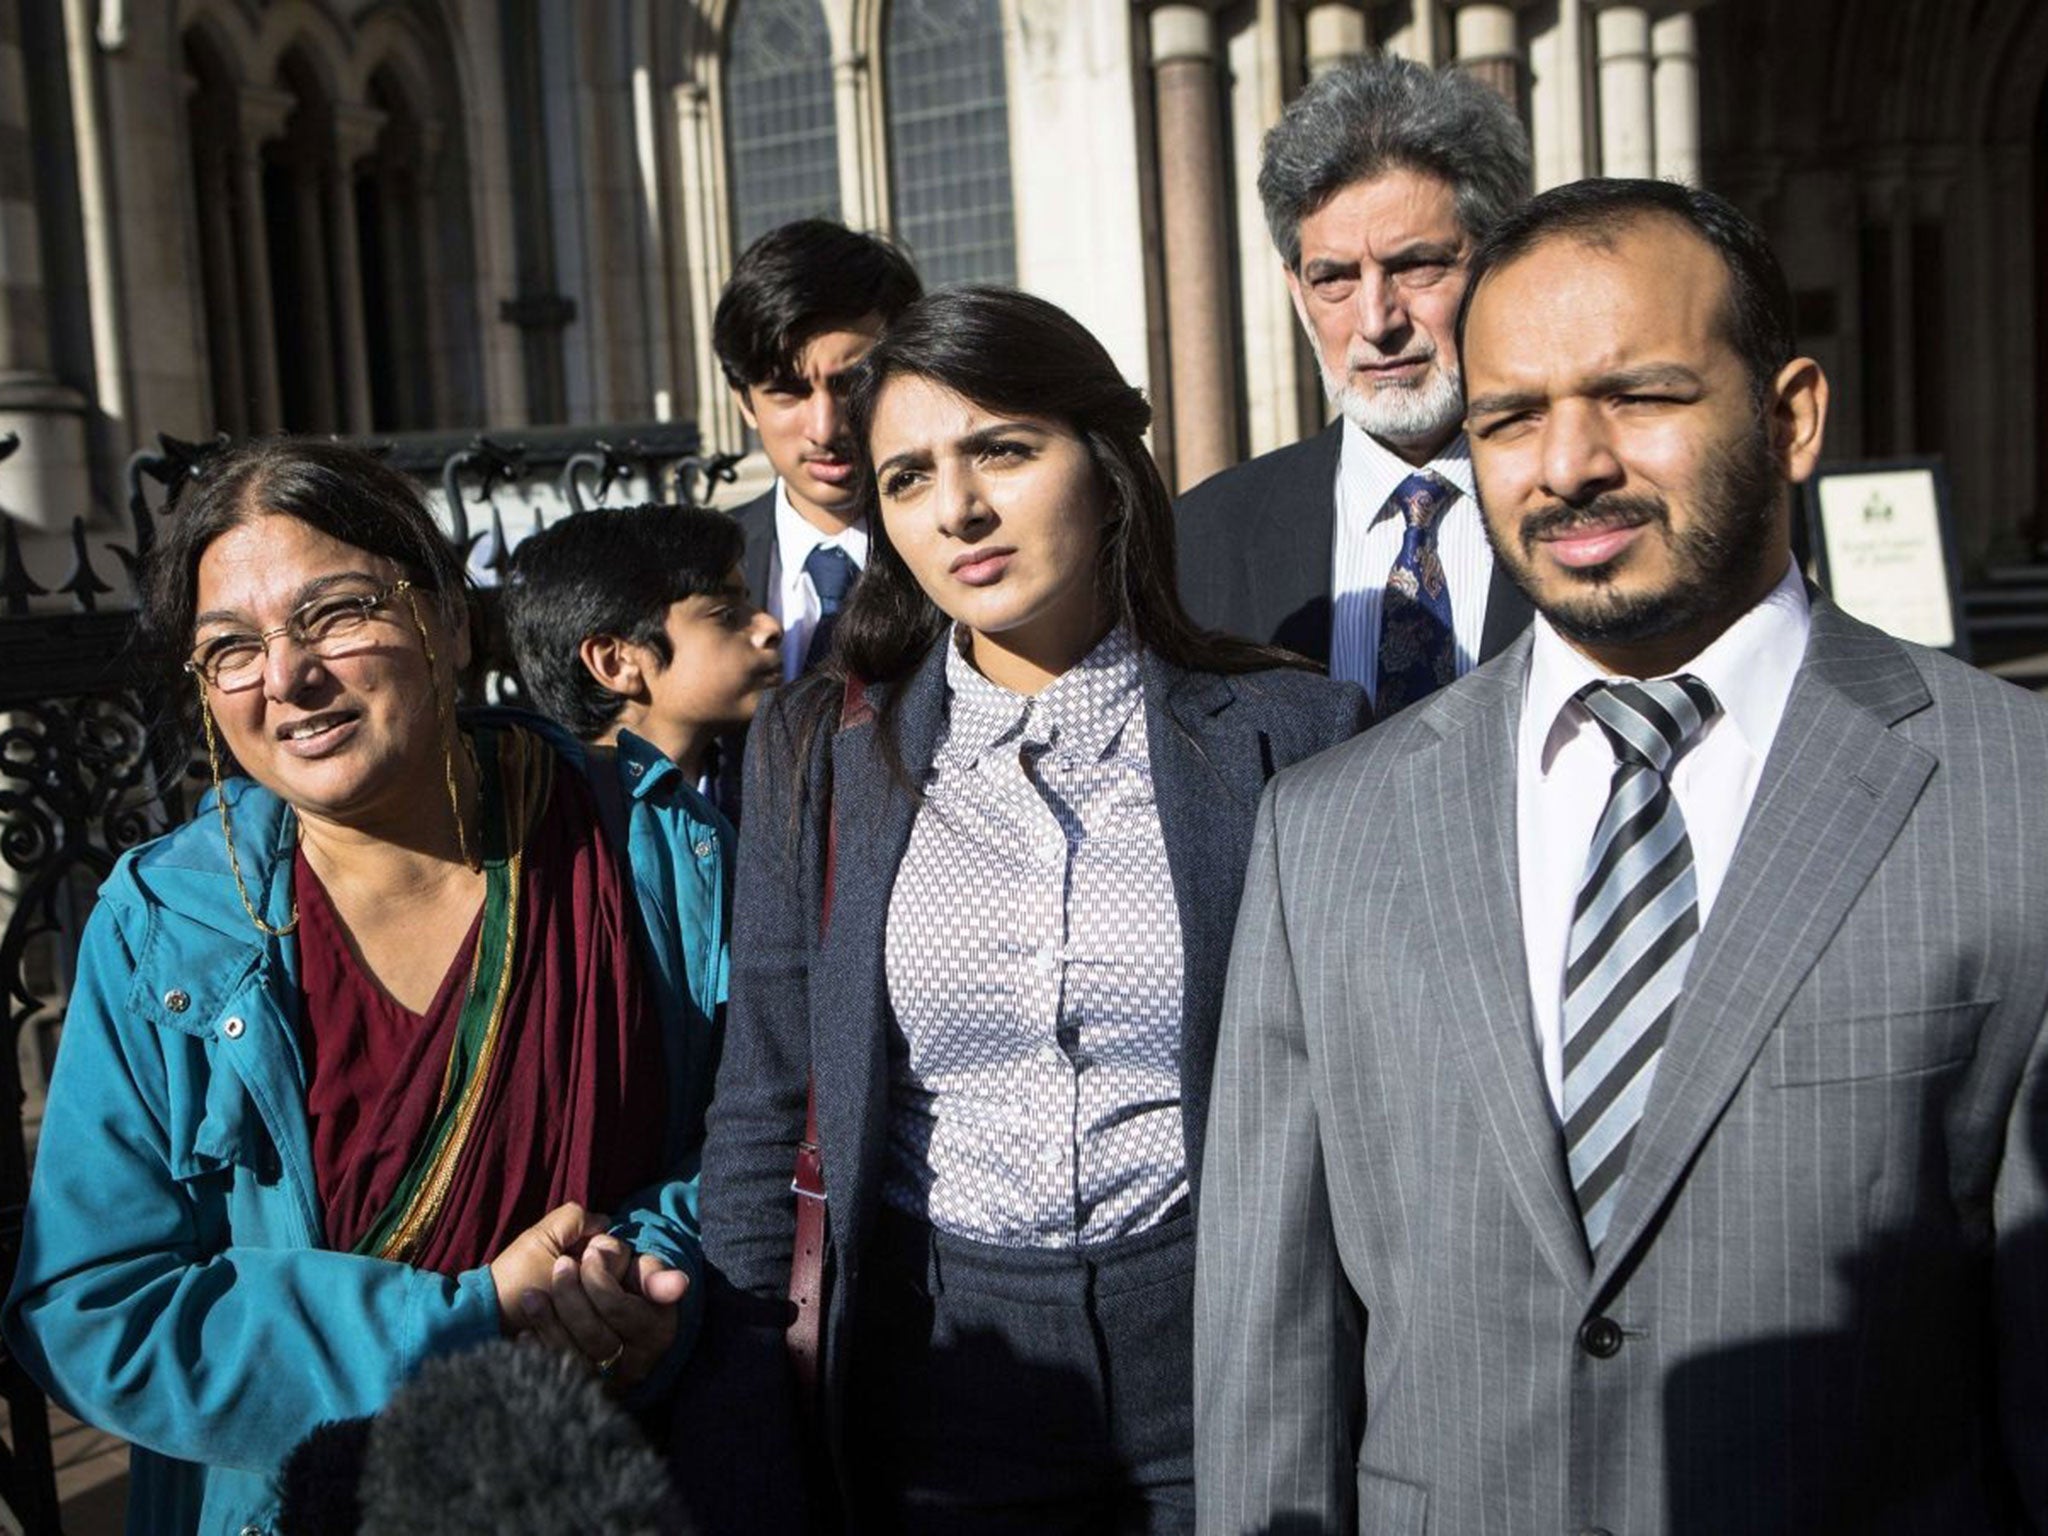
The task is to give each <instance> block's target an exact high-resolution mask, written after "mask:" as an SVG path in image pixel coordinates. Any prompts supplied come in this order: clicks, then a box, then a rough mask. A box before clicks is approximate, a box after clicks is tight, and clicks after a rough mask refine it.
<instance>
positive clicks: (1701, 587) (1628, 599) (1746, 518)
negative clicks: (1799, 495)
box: [1481, 415, 1785, 646]
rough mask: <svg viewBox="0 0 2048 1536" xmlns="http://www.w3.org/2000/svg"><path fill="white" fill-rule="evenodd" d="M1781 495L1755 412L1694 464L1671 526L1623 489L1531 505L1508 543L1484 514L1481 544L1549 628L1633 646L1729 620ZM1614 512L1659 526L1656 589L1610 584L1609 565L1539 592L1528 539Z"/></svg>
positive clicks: (1757, 570)
mask: <svg viewBox="0 0 2048 1536" xmlns="http://www.w3.org/2000/svg"><path fill="white" fill-rule="evenodd" d="M1784 494H1785V482H1784V477H1783V476H1782V475H1781V474H1780V473H1779V470H1778V466H1777V463H1776V461H1775V460H1774V459H1773V457H1772V455H1771V442H1770V429H1769V427H1768V425H1767V424H1766V422H1765V420H1764V418H1763V417H1762V416H1761V415H1759V416H1758V417H1757V419H1756V421H1755V422H1754V424H1753V425H1752V426H1751V427H1750V429H1749V430H1748V431H1746V432H1744V433H1743V435H1742V436H1741V437H1740V438H1738V439H1736V440H1735V441H1734V442H1730V443H1726V444H1723V445H1722V446H1721V447H1719V448H1717V449H1716V450H1714V452H1713V453H1712V455H1711V456H1710V457H1708V458H1707V460H1706V461H1705V463H1704V464H1703V465H1702V467H1701V471H1700V479H1699V497H1698V502H1697V505H1696V507H1695V508H1694V512H1695V515H1694V517H1693V520H1692V524H1691V526H1690V527H1688V528H1687V529H1686V530H1685V531H1684V532H1683V533H1674V532H1673V531H1672V528H1671V507H1670V503H1669V502H1667V501H1666V500H1665V499H1664V498H1663V497H1662V496H1632V495H1628V494H1626V493H1616V494H1613V495H1603V496H1596V497H1594V498H1593V499H1592V500H1591V501H1589V502H1586V503H1585V504H1584V505H1582V506H1576V507H1574V506H1570V505H1567V504H1564V503H1556V504H1553V505H1551V506H1548V507H1545V508H1543V509H1542V510H1541V511H1537V512H1532V513H1530V514H1529V515H1528V516H1527V517H1525V518H1523V519H1522V521H1521V524H1520V526H1519V527H1518V528H1516V529H1515V530H1514V532H1513V533H1512V534H1511V535H1510V538H1511V539H1512V540H1513V543H1514V547H1513V548H1505V547H1503V543H1504V541H1503V540H1502V539H1501V538H1500V537H1499V536H1497V535H1496V534H1495V532H1494V528H1493V522H1492V519H1490V518H1485V519H1481V521H1482V522H1483V523H1484V524H1485V526H1486V538H1487V542H1488V543H1490V544H1491V545H1492V546H1493V553H1494V558H1495V559H1496V560H1498V561H1499V562H1500V565H1501V567H1502V569H1504V570H1505V571H1506V572H1507V573H1508V576H1509V578H1510V579H1511V580H1512V581H1513V582H1514V584H1515V585H1516V586H1517V587H1519V588H1521V589H1522V594H1523V596H1525V597H1527V598H1528V599H1529V602H1530V605H1531V606H1532V607H1534V608H1535V609H1536V610H1537V611H1538V612H1539V613H1541V614H1542V615H1543V617H1544V618H1546V619H1548V620H1549V621H1550V624H1551V627H1552V628H1553V629H1555V630H1556V631H1557V632H1558V633H1559V634H1561V635H1563V636H1564V637H1565V638H1566V639H1567V640H1570V641H1573V642H1574V643H1576V644H1579V645H1595V646H1598V645H1632V644H1635V643H1637V642H1639V641H1643V640H1651V639H1655V638H1656V637H1658V636H1659V635H1667V634H1670V633H1672V632H1673V631H1675V630H1682V629H1686V628H1689V627H1691V626H1694V625H1697V624H1700V623H1702V622H1704V621H1705V620H1707V619H1708V618H1710V617H1711V616H1713V615H1715V614H1719V613H1726V614H1727V616H1728V617H1729V618H1730V619H1733V618H1735V617H1736V616H1737V613H1735V612H1730V611H1729V610H1730V609H1731V608H1733V605H1734V604H1735V603H1736V602H1737V601H1741V600H1745V599H1746V598H1747V597H1748V594H1749V593H1751V592H1753V591H1754V590H1755V589H1756V587H1757V586H1758V585H1759V583H1760V582H1761V580H1762V578H1763V575H1764V570H1763V566H1764V561H1765V559H1766V558H1767V555H1768V552H1769V550H1770V548H1771V538H1770V534H1771V524H1772V519H1773V517H1774V516H1775V515H1776V512H1777V509H1778V507H1779V506H1780V504H1781V503H1782V502H1783V499H1784ZM1609 519H1618V520H1623V521H1627V522H1630V523H1637V524H1641V523H1656V524H1659V525H1661V526H1662V528H1663V530H1664V537H1665V541H1666V544H1667V546H1668V547H1669V549H1670V552H1671V577H1670V580H1669V581H1668V583H1667V584H1666V585H1665V586H1664V588H1663V589H1662V590H1660V591H1653V592H1633V593H1619V592H1616V591H1615V590H1614V588H1613V586H1612V584H1611V581H1612V577H1613V575H1614V563H1613V562H1611V561H1610V562H1609V563H1608V564H1605V565H1597V566H1593V567H1590V568H1589V569H1586V570H1581V571H1569V572H1565V573H1564V574H1565V577H1566V580H1567V582H1568V583H1569V584H1568V585H1567V587H1566V588H1565V590H1564V593H1563V595H1562V596H1558V595H1556V594H1552V595H1549V596H1543V595H1539V594H1538V592H1537V591H1536V589H1535V584H1534V582H1533V581H1531V579H1530V577H1529V571H1530V569H1531V567H1532V566H1533V565H1534V564H1535V559H1536V554H1535V550H1536V542H1537V540H1538V538H1540V537H1541V536H1542V535H1544V534H1546V533H1553V532H1556V531H1557V530H1559V529H1562V528H1569V527H1571V526H1573V525H1574V524H1578V523H1594V522H1602V521H1606V520H1609Z"/></svg>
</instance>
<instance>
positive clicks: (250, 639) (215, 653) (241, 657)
mask: <svg viewBox="0 0 2048 1536" xmlns="http://www.w3.org/2000/svg"><path fill="white" fill-rule="evenodd" d="M411 588H412V583H411V582H410V581H394V582H393V583H391V585H390V586H388V587H383V588H380V589H379V590H377V591H375V592H357V593H351V594H345V595H339V596H327V597H316V598H314V599H313V600H312V601H311V602H306V603H301V604H299V606H298V607H296V608H294V609H293V610H292V611H291V613H290V614H288V615H287V616H286V618H285V621H284V622H283V623H282V624H280V625H278V626H277V627H276V628H275V629H266V630H264V631H263V632H262V633H261V634H255V635H249V634H225V635H215V636H214V637H213V638H212V639H210V640H208V641H207V642H206V643H205V644H203V645H201V646H200V647H199V648H198V649H197V650H195V651H193V653H192V656H191V659H190V660H188V661H187V662H186V663H185V670H186V671H187V672H190V673H191V674H192V675H193V676H194V677H198V678H204V679H205V680H206V681H207V682H208V683H211V684H212V685H213V686H214V687H215V688H217V689H219V690H220V691H221V692H222V693H239V692H241V691H242V690H243V689H245V688H254V687H255V686H256V685H257V684H258V683H260V682H262V681H263V663H264V660H265V658H267V657H268V656H269V654H270V642H271V641H273V640H275V639H276V638H277V637H278V636H279V635H284V636H286V637H288V638H289V639H290V640H291V642H292V644H293V645H296V646H297V647H298V648H299V649H300V650H302V651H304V652H306V654H307V655H309V656H318V657H320V658H321V659H322V660H329V659H332V658H333V657H336V656H342V655H346V654H347V653H348V652H350V651H351V650H354V649H357V648H360V647H362V646H363V645H365V644H366V642H367V639H368V631H369V629H370V626H371V621H372V620H374V619H375V618H376V616H377V614H378V613H379V611H380V610H382V609H384V608H385V607H387V606H389V604H390V602H391V600H392V599H393V598H394V597H396V596H398V594H399V593H401V592H407V591H410V590H411ZM415 617H417V615H415Z"/></svg>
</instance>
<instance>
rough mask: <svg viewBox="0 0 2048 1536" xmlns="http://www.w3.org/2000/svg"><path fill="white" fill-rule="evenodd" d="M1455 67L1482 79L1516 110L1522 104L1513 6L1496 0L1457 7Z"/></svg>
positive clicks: (1519, 108)
mask: <svg viewBox="0 0 2048 1536" xmlns="http://www.w3.org/2000/svg"><path fill="white" fill-rule="evenodd" d="M1455 36H1456V41H1457V45H1458V68H1460V69H1462V70H1464V71H1465V73H1466V74H1468V75H1471V76H1472V77H1473V78H1474V79H1477V80H1483V81H1485V82H1486V83H1487V84H1488V85H1490V86H1492V87H1493V88H1494V89H1495V90H1496V91H1498V92H1499V93H1500V94H1501V96H1502V97H1503V98H1505V100H1506V101H1507V104H1508V105H1509V106H1511V107H1513V108H1515V109H1516V110H1517V111H1520V110H1521V107H1522V49H1521V44H1520V42H1519V40H1518V39H1517V38H1516V36H1515V8H1514V7H1513V6H1512V5H1503V4H1500V3H1498V0H1483V3H1473V4H1465V5H1461V6H1459V7H1458V15H1457V28H1456V34H1455Z"/></svg>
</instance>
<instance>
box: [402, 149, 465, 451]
mask: <svg viewBox="0 0 2048 1536" xmlns="http://www.w3.org/2000/svg"><path fill="white" fill-rule="evenodd" d="M419 132H420V142H419V163H418V164H416V165H415V166H413V168H412V188H411V191H412V197H413V207H412V217H413V226H414V229H415V230H416V232H417V234H418V238H419V292H418V294H417V295H416V296H415V298H414V300H413V308H414V309H415V310H416V311H417V313H418V314H419V317H420V326H419V338H418V346H417V348H416V355H417V356H418V357H420V358H421V359H422V360H423V361H424V362H425V364H426V369H427V377H426V387H425V388H424V390H422V391H421V392H420V393H421V394H422V395H423V396H424V398H425V400H426V407H427V408H426V411H425V413H424V416H423V418H422V420H421V421H420V423H419V425H420V426H422V427H438V426H443V425H446V424H449V423H452V422H454V421H455V419H456V411H455V403H454V401H452V400H450V399H449V398H448V392H449V386H448V324H447V319H446V316H445V314H444V313H443V310H444V308H445V304H444V301H445V299H446V297H447V296H446V294H445V293H444V291H443V287H442V284H443V282H444V281H445V278H444V276H443V274H442V270H441V213H442V204H441V198H440V195H439V193H438V192H437V191H436V188H437V187H438V186H439V185H440V175H441V146H442V144H443V143H444V142H445V141H446V138H447V130H446V129H444V128H443V127H442V126H441V123H440V121H439V120H438V119H435V118H429V119H427V120H425V121H423V122H422V123H421V124H420V125H419Z"/></svg>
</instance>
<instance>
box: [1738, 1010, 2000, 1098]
mask: <svg viewBox="0 0 2048 1536" xmlns="http://www.w3.org/2000/svg"><path fill="white" fill-rule="evenodd" d="M1996 1004H1997V999H1996V998H1979V999H1976V1000H1974V1001H1970V1002H1958V1003H1945V1004H1940V1005H1937V1006H1933V1007H1925V1008H1915V1009H1908V1010H1905V1011H1902V1012H1892V1013H1881V1014H1880V1013H1874V1014H1863V1015H1857V1016H1853V1017H1847V1018H1827V1019H1811V1020H1805V1021H1800V1022H1788V1023H1786V1024H1783V1025H1781V1026H1780V1027H1779V1029H1778V1030H1777V1032H1776V1033H1775V1034H1774V1035H1772V1037H1771V1040H1770V1044H1769V1045H1768V1047H1767V1048H1766V1055H1765V1061H1764V1066H1765V1069H1766V1073H1767V1077H1768V1081H1769V1082H1770V1083H1771V1085H1772V1086H1773V1087H1776V1088H1811V1087H1820V1086H1824V1085H1826V1084H1829V1083H1859V1082H1868V1081H1871V1080H1873V1079H1885V1078H1903V1077H1910V1076H1916V1075H1922V1074H1927V1073H1932V1072H1938V1071H1941V1070H1943V1069H1944V1068H1948V1067H1954V1066H1959V1065H1961V1064H1963V1063H1965V1062H1967V1061H1969V1060H1970V1058H1971V1057H1972V1056H1973V1055H1974V1054H1975V1052H1976V1048H1977V1034H1978V1031H1979V1030H1980V1029H1981V1028H1982V1027H1983V1023H1984V1019H1985V1017H1986V1016H1987V1015H1988V1014H1989V1013H1990V1012H1991V1010H1992V1008H1993V1007H1994V1006H1996Z"/></svg>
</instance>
